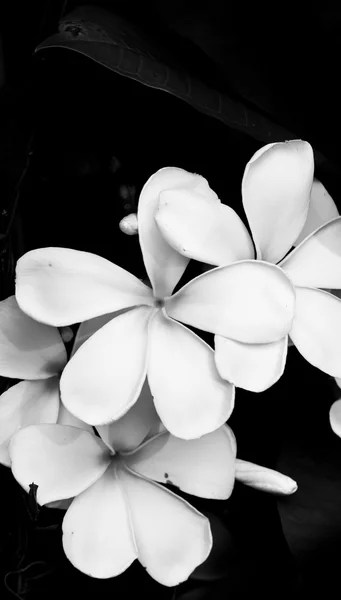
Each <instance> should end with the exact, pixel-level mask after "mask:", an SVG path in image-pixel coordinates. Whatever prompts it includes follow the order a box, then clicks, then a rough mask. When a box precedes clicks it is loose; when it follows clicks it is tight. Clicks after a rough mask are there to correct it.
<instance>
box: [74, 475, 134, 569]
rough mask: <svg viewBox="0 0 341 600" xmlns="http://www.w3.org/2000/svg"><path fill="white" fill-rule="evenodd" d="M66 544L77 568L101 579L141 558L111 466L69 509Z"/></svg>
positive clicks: (120, 489)
mask: <svg viewBox="0 0 341 600" xmlns="http://www.w3.org/2000/svg"><path fill="white" fill-rule="evenodd" d="M63 547H64V552H65V554H66V556H67V558H68V559H69V561H70V562H71V563H72V564H73V566H74V567H76V569H79V570H80V571H82V573H85V574H86V575H89V576H90V577H97V578H99V579H106V578H109V577H116V575H119V574H120V573H122V572H123V571H125V570H126V569H127V568H128V567H129V566H130V565H131V563H132V562H133V561H134V560H135V559H136V558H137V557H138V551H137V547H136V544H135V540H134V535H133V532H132V528H131V524H130V515H129V506H128V504H127V501H126V497H125V492H124V489H123V486H122V483H121V481H120V480H119V478H118V477H117V473H116V470H115V469H114V468H112V467H111V466H110V467H109V468H108V469H107V470H106V472H105V473H104V474H103V475H102V477H101V478H100V479H98V481H96V483H94V484H93V485H92V486H91V487H89V488H88V489H87V490H85V491H84V492H83V493H82V494H80V495H79V496H77V498H75V500H74V501H73V503H72V504H71V506H70V508H69V509H68V511H67V513H66V515H65V517H64V520H63Z"/></svg>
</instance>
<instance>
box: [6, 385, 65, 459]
mask: <svg viewBox="0 0 341 600" xmlns="http://www.w3.org/2000/svg"><path fill="white" fill-rule="evenodd" d="M58 411H59V378H58V377H50V379H41V380H40V381H39V380H38V381H21V382H20V383H17V384H16V385H13V386H12V387H11V388H9V390H7V391H6V392H4V393H3V394H2V395H1V396H0V463H1V464H3V465H5V466H6V467H9V466H10V464H11V461H10V457H9V453H8V445H9V442H10V440H11V437H12V436H13V435H14V434H15V433H16V432H17V431H18V429H20V428H21V427H26V426H28V425H38V423H56V421H57V417H58Z"/></svg>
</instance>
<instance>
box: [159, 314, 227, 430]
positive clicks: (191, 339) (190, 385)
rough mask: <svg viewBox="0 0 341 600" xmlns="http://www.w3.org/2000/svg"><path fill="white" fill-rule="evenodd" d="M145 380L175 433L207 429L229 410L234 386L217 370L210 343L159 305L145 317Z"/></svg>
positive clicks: (215, 425)
mask: <svg viewBox="0 0 341 600" xmlns="http://www.w3.org/2000/svg"><path fill="white" fill-rule="evenodd" d="M148 380H149V385H150V389H151V392H152V394H153V396H154V403H155V408H156V410H157V412H158V414H159V417H160V419H161V421H162V422H163V424H164V425H165V427H166V429H168V431H170V432H171V433H172V434H173V435H175V436H177V437H180V438H184V439H193V438H197V437H200V436H202V435H205V434H206V433H210V432H211V431H214V430H215V429H217V428H218V427H220V426H221V425H223V423H225V421H227V419H228V418H229V416H230V415H231V412H232V410H233V406H234V387H233V386H232V385H231V384H230V383H228V382H227V381H223V380H222V379H221V377H220V376H219V374H218V371H217V369H216V367H215V364H214V353H213V350H212V348H210V346H208V345H207V344H206V343H205V342H203V341H202V340H201V339H200V338H199V337H198V336H197V335H195V334H194V333H192V332H191V331H190V330H189V329H187V328H186V327H184V326H183V325H181V324H180V323H176V322H175V321H173V320H172V319H169V318H167V317H166V316H164V315H163V314H162V312H161V311H158V312H157V313H156V314H155V315H154V317H153V319H152V320H151V323H150V331H149V350H148Z"/></svg>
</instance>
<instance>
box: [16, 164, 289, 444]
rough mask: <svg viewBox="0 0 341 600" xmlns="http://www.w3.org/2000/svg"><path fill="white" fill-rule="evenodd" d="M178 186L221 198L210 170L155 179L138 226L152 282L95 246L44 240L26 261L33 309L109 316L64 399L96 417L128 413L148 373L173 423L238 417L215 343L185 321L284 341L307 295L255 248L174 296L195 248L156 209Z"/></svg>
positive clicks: (20, 273)
mask: <svg viewBox="0 0 341 600" xmlns="http://www.w3.org/2000/svg"><path fill="white" fill-rule="evenodd" d="M172 194H175V195H176V197H177V196H178V194H180V195H181V194H190V195H194V196H195V197H198V198H202V199H204V201H205V202H207V203H208V204H213V205H215V204H218V203H219V201H218V198H217V196H216V194H214V192H212V190H211V189H210V188H209V185H208V183H207V181H206V180H205V179H203V178H202V177H201V176H199V175H193V174H191V173H188V172H186V171H183V170H181V169H177V168H171V167H169V168H165V169H161V170H160V171H158V172H157V173H156V174H154V175H153V176H152V177H151V178H150V179H149V180H148V181H147V183H146V184H145V186H144V188H143V190H142V192H141V195H140V199H139V205H138V228H139V241H140V246H141V250H142V255H143V259H144V264H145V267H146V271H147V275H148V278H149V280H150V282H151V286H152V288H150V287H148V286H147V285H145V284H144V283H143V282H141V281H140V280H139V279H137V278H136V277H135V276H134V275H132V274H130V273H128V272H127V271H125V270H124V269H122V268H120V267H118V266H117V265H115V264H112V263H110V262H109V261H108V260H105V259H104V258H101V257H99V256H96V255H94V254H90V253H87V252H80V251H75V250H69V249H65V248H43V249H38V250H33V251H31V252H28V253H27V254H26V255H24V256H23V257H22V258H21V259H20V260H19V261H18V264H17V278H16V298H17V301H18V304H19V306H20V308H21V309H22V310H23V311H24V312H25V313H27V314H28V315H29V316H30V317H32V318H34V319H36V320H38V321H40V322H41V323H46V324H49V325H53V326H65V325H71V324H72V323H76V322H81V321H87V320H91V319H94V318H98V317H100V316H102V315H109V317H108V322H107V323H106V324H105V325H104V326H103V327H101V328H100V329H99V330H98V331H96V333H94V334H93V335H92V336H91V337H90V338H89V339H87V341H86V342H85V343H84V344H83V345H82V347H80V348H79V350H78V351H77V352H76V353H75V355H74V356H73V357H72V358H71V360H70V361H69V363H68V364H67V366H66V368H65V369H64V371H63V375H62V378H61V384H60V385H61V396H62V400H63V403H64V404H65V406H66V408H67V409H68V410H69V411H70V412H71V413H73V414H74V415H75V416H76V417H78V418H79V419H81V420H82V421H85V422H86V423H90V424H92V425H102V424H105V423H109V422H111V421H114V420H117V419H119V418H120V417H122V416H123V415H124V414H125V413H126V412H127V411H128V410H129V409H130V408H131V407H132V406H133V405H134V404H135V403H136V400H137V398H138V397H139V394H140V391H141V389H142V386H143V384H144V382H145V381H146V377H147V380H148V384H149V386H150V389H151V393H152V396H153V397H154V403H155V408H156V411H157V413H158V415H159V417H160V418H161V420H162V422H163V423H164V425H165V427H166V428H167V430H169V431H170V432H171V433H172V434H173V435H176V436H178V437H180V438H184V439H193V438H197V437H200V436H201V435H205V434H207V433H209V432H211V431H213V430H215V429H217V428H218V427H220V426H221V425H222V424H223V423H225V422H226V420H227V419H228V418H229V416H230V414H231V411H232V409H233V405H234V386H233V385H232V384H231V383H230V382H229V381H226V380H224V379H222V378H221V377H220V375H219V373H218V372H217V369H216V366H215V362H214V352H213V350H212V349H211V348H210V347H209V346H208V345H207V344H206V343H205V342H203V340H202V339H201V338H199V337H198V336H197V335H196V334H194V333H193V332H192V331H191V330H190V329H188V328H187V327H185V326H184V325H182V324H181V323H186V324H188V325H191V326H194V327H196V328H198V329H202V330H203V331H209V332H212V333H214V334H219V335H221V336H225V337H229V336H230V337H231V338H233V339H235V340H238V341H239V342H242V343H245V342H246V343H257V344H261V343H263V344H264V343H271V342H275V343H276V342H278V341H279V340H281V339H282V338H283V337H285V336H286V334H287V333H288V332H289V330H290V328H291V325H292V319H293V315H294V303H295V294H294V289H293V287H292V284H291V282H290V280H289V279H288V277H287V276H286V274H285V273H284V272H283V271H282V270H281V269H279V268H278V267H276V266H274V265H270V264H267V263H261V262H257V261H254V260H248V259H247V260H243V261H240V262H236V263H234V264H230V265H228V266H224V267H221V268H217V269H214V270H212V271H210V272H208V273H205V274H203V275H200V276H199V277H197V278H196V279H193V280H192V281H191V282H189V283H188V284H187V285H185V286H184V287H182V288H181V289H180V290H179V291H178V292H176V293H175V294H173V295H171V294H172V292H173V290H174V287H175V285H176V284H177V283H178V281H179V279H180V277H181V276H182V274H183V273H184V270H185V268H186V266H187V264H188V261H189V259H188V258H187V257H184V256H182V255H180V254H179V253H178V252H176V251H175V250H174V249H173V248H171V247H170V246H169V245H168V243H167V242H166V241H165V240H164V238H163V237H162V235H161V233H160V231H159V228H158V226H157V224H156V222H155V219H154V216H155V212H156V210H157V207H158V204H159V201H160V199H162V198H163V197H164V195H165V196H166V197H168V196H169V195H172ZM250 256H251V252H250ZM250 287H251V289H252V294H250ZM126 309H130V310H126ZM117 311H120V313H119V314H118V313H117Z"/></svg>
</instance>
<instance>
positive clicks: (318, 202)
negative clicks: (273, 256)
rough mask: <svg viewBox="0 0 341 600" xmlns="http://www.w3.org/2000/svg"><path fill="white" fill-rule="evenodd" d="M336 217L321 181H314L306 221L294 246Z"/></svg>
mask: <svg viewBox="0 0 341 600" xmlns="http://www.w3.org/2000/svg"><path fill="white" fill-rule="evenodd" d="M338 216H339V211H338V209H337V206H336V204H335V202H334V200H333V198H332V197H331V196H330V194H328V192H327V190H326V188H325V187H324V185H323V184H322V183H321V181H318V179H314V182H313V187H312V188H311V192H310V204H309V210H308V216H307V220H306V222H305V224H304V227H303V229H302V231H301V233H300V235H299V236H298V238H297V240H296V241H295V243H294V246H298V245H299V244H300V243H301V242H303V240H304V239H305V238H306V237H308V235H310V234H311V233H312V232H313V231H315V229H317V228H318V227H321V225H324V224H325V223H328V221H331V220H332V219H335V218H336V217H338Z"/></svg>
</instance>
